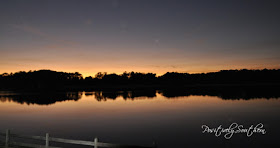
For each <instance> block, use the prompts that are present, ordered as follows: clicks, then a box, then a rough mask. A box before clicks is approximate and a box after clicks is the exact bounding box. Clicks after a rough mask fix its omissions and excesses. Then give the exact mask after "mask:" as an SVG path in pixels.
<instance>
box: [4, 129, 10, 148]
mask: <svg viewBox="0 0 280 148" xmlns="http://www.w3.org/2000/svg"><path fill="white" fill-rule="evenodd" d="M9 142H10V130H9V129H6V141H5V147H9Z"/></svg>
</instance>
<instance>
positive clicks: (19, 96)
mask: <svg viewBox="0 0 280 148" xmlns="http://www.w3.org/2000/svg"><path fill="white" fill-rule="evenodd" d="M81 97H82V92H59V93H55V92H40V93H16V94H5V93H4V94H1V95H0V101H1V102H6V101H13V102H17V103H20V104H24V103H26V104H28V105H30V104H39V105H50V104H54V103H56V102H62V101H67V100H74V101H78V100H79V99H81Z"/></svg>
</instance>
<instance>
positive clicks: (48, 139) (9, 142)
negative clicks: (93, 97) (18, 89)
mask: <svg viewBox="0 0 280 148" xmlns="http://www.w3.org/2000/svg"><path fill="white" fill-rule="evenodd" d="M0 136H4V137H5V141H4V144H5V148H8V147H9V146H11V145H14V146H23V147H30V148H40V147H42V148H61V147H54V146H50V142H58V143H67V144H76V145H84V146H93V147H94V148H98V147H107V148H156V143H155V142H154V143H153V146H150V147H144V146H134V145H120V144H112V143H104V142H99V141H98V138H97V137H96V138H94V141H83V140H72V139H64V138H54V137H50V135H49V133H46V136H27V135H18V134H14V133H11V132H10V130H9V129H7V130H6V132H1V131H0ZM12 138H22V139H33V140H41V141H45V145H38V144H31V143H22V142H15V141H12V140H11V139H12Z"/></svg>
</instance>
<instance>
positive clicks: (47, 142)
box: [46, 133, 50, 147]
mask: <svg viewBox="0 0 280 148" xmlns="http://www.w3.org/2000/svg"><path fill="white" fill-rule="evenodd" d="M49 137H50V135H49V133H46V147H49V146H50V142H49Z"/></svg>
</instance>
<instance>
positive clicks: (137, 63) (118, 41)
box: [0, 0, 280, 75]
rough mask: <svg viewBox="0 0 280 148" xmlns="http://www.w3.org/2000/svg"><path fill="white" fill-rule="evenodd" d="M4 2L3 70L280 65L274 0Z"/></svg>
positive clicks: (0, 8) (0, 10)
mask: <svg viewBox="0 0 280 148" xmlns="http://www.w3.org/2000/svg"><path fill="white" fill-rule="evenodd" d="M0 2H1V4H0V21H1V23H0V73H2V72H15V71H19V70H38V69H53V70H59V71H69V72H70V71H71V72H72V71H79V72H81V73H83V74H84V75H94V74H95V73H96V72H98V71H107V72H116V73H121V72H123V71H132V70H134V71H139V72H155V73H158V74H162V73H164V72H167V71H179V72H191V73H193V72H209V71H217V70H220V69H236V68H237V69H239V68H248V69H251V68H280V60H279V59H280V48H279V47H280V29H279V26H280V19H279V18H280V15H279V14H280V9H279V4H278V3H277V1H273V0H271V1H265V0H263V1H257V0H240V1H238V0H232V1H230V0H228V1H227V0H220V1H215V0H204V1H202V0H195V1H187V0H127V1H124V0H99V1H96V0H76V1H70V0H65V1H63V0H59V1H57V0H48V1H47V0H46V1H37V0H33V1H32V0H26V1H22V0H17V1H15V0H6V1H5V0H1V1H0Z"/></svg>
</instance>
